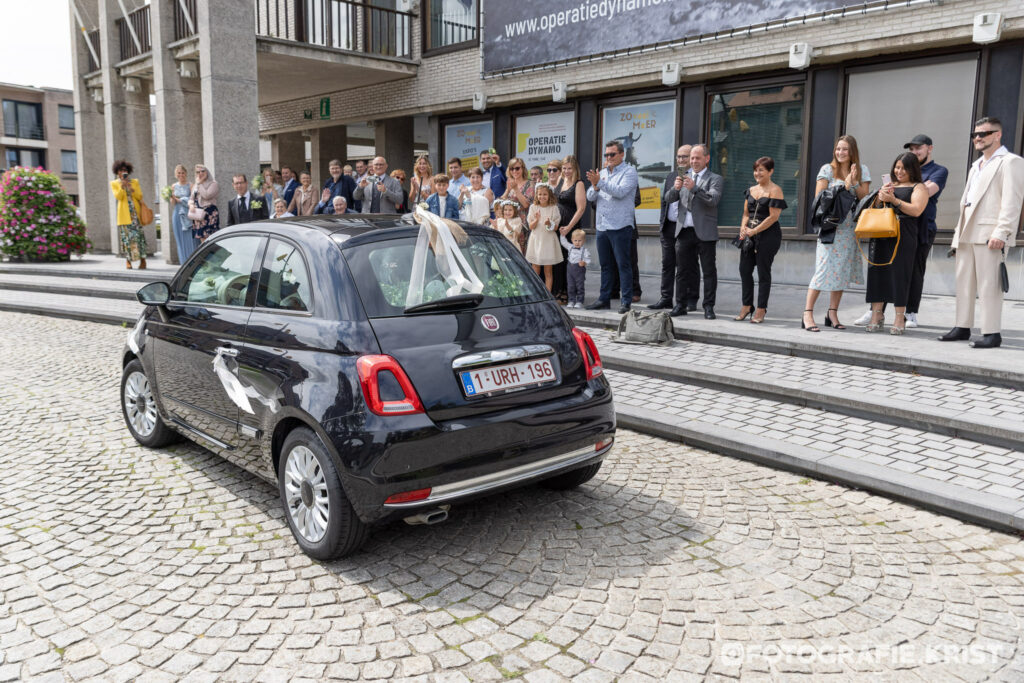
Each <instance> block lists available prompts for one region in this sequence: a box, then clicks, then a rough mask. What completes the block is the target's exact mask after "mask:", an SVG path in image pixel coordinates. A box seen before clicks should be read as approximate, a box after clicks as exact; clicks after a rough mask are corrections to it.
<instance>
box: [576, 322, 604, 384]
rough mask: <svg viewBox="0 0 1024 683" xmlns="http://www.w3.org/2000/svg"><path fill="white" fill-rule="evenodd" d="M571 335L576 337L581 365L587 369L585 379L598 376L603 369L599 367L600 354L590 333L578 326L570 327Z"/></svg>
mask: <svg viewBox="0 0 1024 683" xmlns="http://www.w3.org/2000/svg"><path fill="white" fill-rule="evenodd" d="M572 336H574V337H576V344H577V345H579V347H580V355H582V356H583V367H584V368H586V370H587V379H588V380H590V379H594V378H595V377H599V376H600V375H601V374H602V373H603V372H604V370H603V369H602V367H601V355H600V354H599V353H598V352H597V344H595V343H594V340H593V339H591V338H590V335H589V334H587V333H586V332H584V331H583V330H581V329H580V328H578V327H574V328H572Z"/></svg>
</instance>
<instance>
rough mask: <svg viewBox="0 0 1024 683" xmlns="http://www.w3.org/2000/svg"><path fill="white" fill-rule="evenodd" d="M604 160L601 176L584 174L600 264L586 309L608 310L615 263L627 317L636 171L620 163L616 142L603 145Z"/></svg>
mask: <svg viewBox="0 0 1024 683" xmlns="http://www.w3.org/2000/svg"><path fill="white" fill-rule="evenodd" d="M604 158H605V167H604V168H603V169H601V171H600V172H598V171H597V170H595V169H590V170H589V171H587V180H588V181H590V187H589V188H588V189H587V200H588V201H591V202H594V203H595V204H596V206H597V255H598V259H600V261H601V293H600V294H599V295H598V298H597V301H595V302H594V303H592V304H590V305H589V306H587V308H589V309H591V310H593V309H599V308H611V296H612V264H613V263H614V264H616V266H617V268H618V271H619V282H620V283H621V287H620V290H621V291H620V295H621V297H622V299H621V305H620V306H619V313H626V312H627V311H628V310H629V309H630V307H631V306H632V304H633V268H632V265H631V263H630V249H631V246H632V239H633V221H634V220H635V215H634V205H633V198H634V196H635V194H636V189H637V186H638V182H639V179H638V178H637V175H636V168H635V167H634V166H633V165H632V164H626V163H623V147H622V143H621V142H619V141H618V140H611V141H609V142H607V143H605V146H604Z"/></svg>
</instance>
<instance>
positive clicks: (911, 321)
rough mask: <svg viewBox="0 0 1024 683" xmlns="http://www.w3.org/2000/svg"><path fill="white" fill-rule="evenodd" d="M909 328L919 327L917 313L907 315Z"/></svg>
mask: <svg viewBox="0 0 1024 683" xmlns="http://www.w3.org/2000/svg"><path fill="white" fill-rule="evenodd" d="M907 327H910V328H914V327H917V313H907Z"/></svg>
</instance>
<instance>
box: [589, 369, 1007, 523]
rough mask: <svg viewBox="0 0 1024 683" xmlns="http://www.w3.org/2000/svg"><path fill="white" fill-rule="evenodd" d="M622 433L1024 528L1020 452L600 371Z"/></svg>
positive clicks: (915, 430) (965, 515) (973, 520)
mask: <svg viewBox="0 0 1024 683" xmlns="http://www.w3.org/2000/svg"><path fill="white" fill-rule="evenodd" d="M605 372H606V373H607V376H608V379H609V381H610V382H611V385H612V388H613V390H614V392H615V410H616V415H617V417H618V423H619V425H620V426H621V427H626V428H629V429H634V430H637V431H640V432H644V433H648V434H654V435H657V436H661V437H664V438H670V439H675V440H678V441H682V442H685V443H687V444H689V445H692V446H697V447H699V448H705V449H708V450H712V451H715V452H718V453H724V454H727V455H732V456H735V457H739V458H744V459H747V460H754V461H757V462H761V463H764V464H767V465H770V466H772V467H781V468H783V469H787V470H791V471H795V472H801V473H805V474H808V475H810V476H813V477H817V478H821V479H826V480H828V481H835V482H840V483H843V484H846V485H849V486H854V487H857V488H863V489H868V490H871V491H875V492H878V493H882V494H885V495H888V496H891V497H895V498H898V499H901V500H905V501H908V502H911V503H914V504H917V505H920V506H922V507H926V508H929V509H933V510H937V511H940V512H943V513H945V514H949V515H952V516H955V517H959V518H963V519H967V520H969V521H972V522H976V523H981V524H984V525H986V526H992V527H996V528H1000V529H1012V530H1014V531H1016V532H1020V531H1022V530H1024V453H1022V452H1020V451H1015V450H1010V449H1006V448H1000V447H997V446H991V445H986V444H978V443H975V442H971V441H968V440H964V439H957V438H953V437H949V436H945V435H942V434H937V433H934V432H927V431H922V430H917V429H914V428H911V427H894V426H891V425H888V424H885V423H878V422H872V421H870V420H864V419H861V418H856V417H850V416H847V415H842V414H840V413H835V412H830V411H822V410H818V409H816V408H809V407H800V406H793V405H790V404H786V403H782V402H779V401H773V400H771V399H765V398H757V397H751V396H746V395H743V394H739V393H731V392H725V391H717V390H712V389H707V388H705V387H700V386H697V385H692V384H684V383H682V382H677V381H674V380H669V379H655V378H649V377H644V376H641V375H636V374H632V373H627V372H621V371H617V370H611V369H608V370H606V371H605Z"/></svg>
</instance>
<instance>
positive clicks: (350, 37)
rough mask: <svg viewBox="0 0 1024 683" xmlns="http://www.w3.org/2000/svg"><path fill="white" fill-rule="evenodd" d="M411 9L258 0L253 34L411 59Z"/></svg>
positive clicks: (338, 1) (342, 0)
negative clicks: (404, 10)
mask: <svg viewBox="0 0 1024 683" xmlns="http://www.w3.org/2000/svg"><path fill="white" fill-rule="evenodd" d="M412 17H413V15H412V13H410V12H402V11H399V10H393V9H388V8H385V7H374V6H372V5H367V4H363V3H361V2H353V1H352V0H256V34H257V35H261V36H267V37H270V38H280V39H282V40H293V41H296V42H299V43H307V44H309V45H321V46H324V47H333V48H337V49H340V50H350V51H353V52H363V53H365V54H370V55H381V56H388V57H401V58H405V59H411V58H412Z"/></svg>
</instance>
